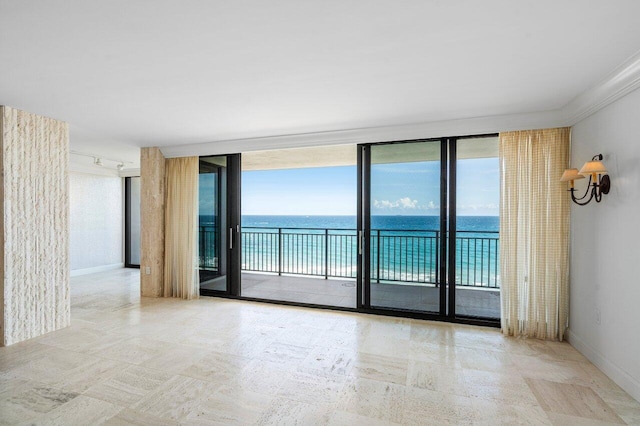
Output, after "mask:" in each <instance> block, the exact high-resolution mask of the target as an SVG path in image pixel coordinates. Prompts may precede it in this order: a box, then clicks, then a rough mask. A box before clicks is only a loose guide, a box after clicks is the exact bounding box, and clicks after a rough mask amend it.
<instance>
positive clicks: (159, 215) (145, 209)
mask: <svg viewBox="0 0 640 426" xmlns="http://www.w3.org/2000/svg"><path fill="white" fill-rule="evenodd" d="M164 197H165V188H164V156H163V155H162V152H161V151H160V149H159V148H156V147H153V148H142V149H141V150H140V251H141V256H140V295H141V296H145V297H162V288H163V281H164V203H165V201H164Z"/></svg>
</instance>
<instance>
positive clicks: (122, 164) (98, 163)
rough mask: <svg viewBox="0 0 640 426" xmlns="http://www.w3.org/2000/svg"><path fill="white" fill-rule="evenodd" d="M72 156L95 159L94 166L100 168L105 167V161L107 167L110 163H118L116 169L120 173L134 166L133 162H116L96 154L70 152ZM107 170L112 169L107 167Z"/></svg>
mask: <svg viewBox="0 0 640 426" xmlns="http://www.w3.org/2000/svg"><path fill="white" fill-rule="evenodd" d="M70 154H73V155H79V156H81V157H89V158H93V164H94V165H95V166H100V167H103V166H104V162H103V161H107V165H108V162H112V163H116V168H117V169H118V171H119V172H121V171H122V170H124V167H125V165H127V164H133V163H132V162H131V161H123V160H114V159H111V158H105V157H103V156H101V155H100V156H98V155H96V154H89V153H86V152H78V151H70ZM107 168H110V167H107Z"/></svg>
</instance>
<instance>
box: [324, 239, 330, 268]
mask: <svg viewBox="0 0 640 426" xmlns="http://www.w3.org/2000/svg"><path fill="white" fill-rule="evenodd" d="M324 279H325V280H326V279H329V230H328V229H325V230H324Z"/></svg>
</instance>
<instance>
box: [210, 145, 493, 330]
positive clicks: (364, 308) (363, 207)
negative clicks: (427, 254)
mask: <svg viewBox="0 0 640 426" xmlns="http://www.w3.org/2000/svg"><path fill="white" fill-rule="evenodd" d="M492 136H493V137H495V136H498V134H496V133H490V134H478V135H467V136H457V137H442V138H433V139H431V138H429V139H415V140H397V141H389V142H378V143H367V144H359V145H358V149H357V153H358V154H357V169H358V171H357V185H358V188H357V194H358V200H357V209H358V215H357V228H358V229H357V235H358V237H357V238H358V249H357V250H358V253H357V263H358V271H357V279H356V294H357V296H356V307H355V308H344V307H339V306H332V305H319V304H310V303H299V302H289V301H281V300H271V299H262V298H255V297H244V296H242V295H241V294H242V293H241V255H242V253H241V244H242V241H241V238H242V233H241V232H240V231H241V228H240V224H241V222H240V220H241V216H240V215H241V202H240V201H241V192H240V191H241V176H242V169H241V154H230V155H228V156H227V159H228V161H229V163H228V165H229V166H231V165H232V167H233V170H231V169H230V170H228V179H229V181H230V182H231V183H232V184H233V185H234V188H236V190H235V191H228V192H227V194H228V195H227V197H228V198H227V203H228V206H229V209H228V214H229V216H227V218H228V219H227V220H228V222H227V223H228V224H229V225H235V228H233V229H234V230H235V232H234V243H233V248H232V249H231V253H230V255H229V256H228V259H229V269H228V270H229V272H230V273H231V271H233V274H235V277H236V278H234V281H230V285H228V286H227V288H228V291H227V292H216V291H211V290H201V291H200V294H201V295H203V296H215V297H223V298H230V299H240V300H248V301H256V302H262V303H270V304H275V305H290V306H302V307H309V308H316V309H330V310H335V311H346V312H359V313H365V314H375V315H383V316H391V317H401V318H414V319H421V320H431V321H446V322H451V323H460V324H470V325H480V326H488V327H499V326H500V320H499V319H492V318H479V317H465V316H455V315H453V314H450V313H449V312H447V307H451V306H453V310H454V309H455V296H454V297H453V298H451V297H447V296H448V295H447V288H446V287H445V285H441V286H440V288H441V290H440V312H438V313H431V312H425V311H414V310H408V309H395V308H380V307H373V308H372V307H371V303H370V302H371V297H370V294H369V291H368V289H367V288H366V287H367V286H365V285H364V282H365V281H364V279H365V278H367V279H369V278H370V271H368V269H369V268H365V267H364V266H365V265H366V264H365V263H364V262H365V261H366V259H368V258H369V256H370V247H369V243H368V241H370V238H369V234H368V232H369V230H370V227H371V222H370V208H371V207H370V203H368V202H365V201H368V200H370V191H366V188H368V187H369V186H370V171H371V162H370V157H371V152H370V151H371V150H370V148H369V149H368V147H370V146H371V145H377V144H391V143H398V144H399V143H407V142H433V141H440V143H441V146H440V148H441V151H440V153H441V159H442V160H443V161H441V169H440V185H441V189H442V188H450V186H448V185H450V184H451V180H452V178H453V182H454V183H455V174H456V169H455V163H453V167H450V165H451V161H450V158H451V156H452V155H453V156H454V158H455V155H456V150H455V148H454V151H453V152H451V149H450V147H451V145H452V144H453V145H454V146H455V145H456V142H457V141H458V140H460V139H472V138H482V137H492ZM232 192H233V194H232ZM451 203H452V200H451V197H450V194H449V193H448V192H447V191H445V190H441V193H440V234H441V235H446V234H447V232H452V235H454V237H455V226H456V223H455V217H454V220H453V223H452V222H451V221H450V220H448V219H449V215H448V214H447V213H449V214H450V212H454V213H455V211H456V210H455V194H454V197H453V204H451ZM452 207H453V208H452ZM231 210H232V211H231ZM362 212H366V213H367V215H363V214H362ZM367 217H368V218H367ZM229 228H232V226H229ZM444 240H445V241H446V239H444ZM228 242H229V241H228ZM365 242H366V243H365ZM228 247H229V246H228V245H227V248H228ZM451 254H454V255H455V245H452V247H449V246H447V245H446V244H440V250H439V257H440V259H441V260H440V263H439V268H438V270H437V279H438V280H439V281H443V280H442V277H447V280H446V281H449V282H452V283H453V286H454V292H455V267H454V268H449V267H448V263H449V261H444V262H443V261H442V259H450V258H451ZM232 259H233V260H232ZM453 259H455V257H453ZM454 266H455V265H454ZM448 310H449V311H452V309H448Z"/></svg>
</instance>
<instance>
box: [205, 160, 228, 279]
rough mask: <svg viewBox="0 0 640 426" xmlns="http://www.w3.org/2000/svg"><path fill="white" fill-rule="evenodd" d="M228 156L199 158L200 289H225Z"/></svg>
mask: <svg viewBox="0 0 640 426" xmlns="http://www.w3.org/2000/svg"><path fill="white" fill-rule="evenodd" d="M226 181H227V158H226V157H225V156H220V157H201V158H200V176H199V182H198V185H199V187H198V190H199V194H198V196H199V223H198V225H199V232H198V256H199V270H200V288H201V289H205V290H215V291H227V277H226V275H227V251H226V247H225V246H224V244H226V240H227V226H226V214H225V213H226V211H227V209H226Z"/></svg>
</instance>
